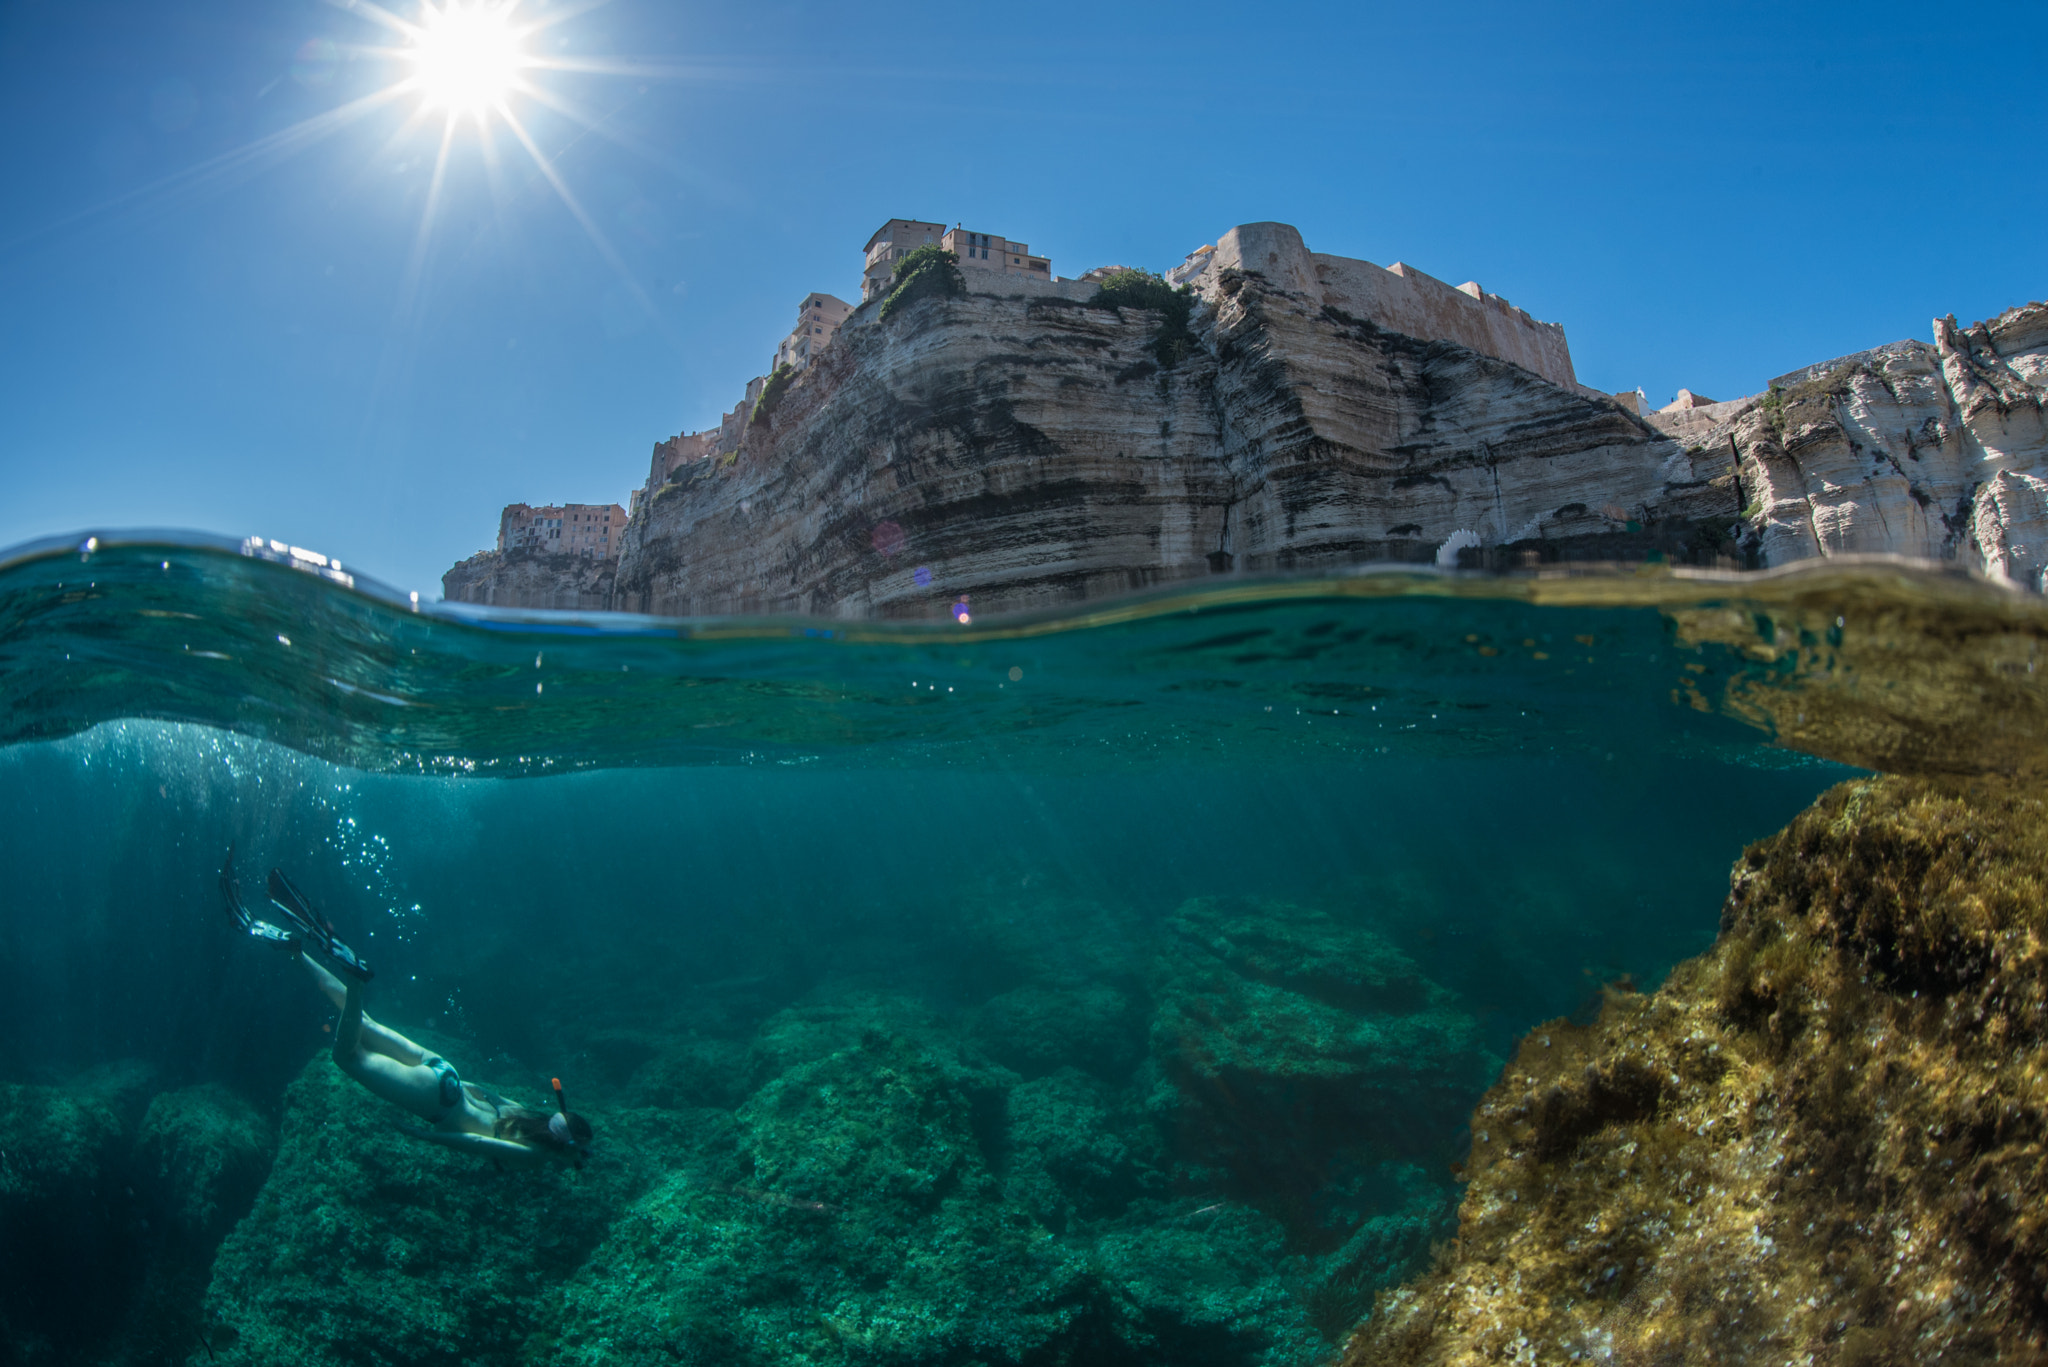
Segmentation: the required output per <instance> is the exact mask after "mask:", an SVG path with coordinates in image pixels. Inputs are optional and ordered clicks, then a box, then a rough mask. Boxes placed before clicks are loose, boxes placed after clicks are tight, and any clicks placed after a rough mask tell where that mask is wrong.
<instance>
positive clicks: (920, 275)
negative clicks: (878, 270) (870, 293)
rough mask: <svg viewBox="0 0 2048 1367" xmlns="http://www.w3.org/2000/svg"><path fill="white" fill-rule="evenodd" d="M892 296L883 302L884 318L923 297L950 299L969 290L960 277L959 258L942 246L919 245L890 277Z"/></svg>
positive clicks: (899, 263)
mask: <svg viewBox="0 0 2048 1367" xmlns="http://www.w3.org/2000/svg"><path fill="white" fill-rule="evenodd" d="M889 284H890V286H891V288H890V290H889V297H888V298H887V299H884V300H883V301H882V308H881V315H880V316H881V317H882V319H883V320H884V321H886V320H887V319H888V317H889V315H891V314H893V313H895V312H896V310H898V309H900V308H904V307H906V306H907V305H910V304H914V303H916V302H917V301H918V300H920V299H930V298H940V299H950V298H954V297H955V296H958V295H962V294H965V293H967V282H966V281H965V280H963V279H961V277H960V258H959V257H958V256H956V255H954V254H953V253H952V252H949V251H947V250H946V249H945V248H943V247H919V248H918V249H917V250H916V251H914V252H911V253H910V254H908V255H907V256H905V257H904V258H903V259H902V260H900V261H898V262H897V263H896V269H895V270H894V271H893V272H892V273H891V274H890V276H889Z"/></svg>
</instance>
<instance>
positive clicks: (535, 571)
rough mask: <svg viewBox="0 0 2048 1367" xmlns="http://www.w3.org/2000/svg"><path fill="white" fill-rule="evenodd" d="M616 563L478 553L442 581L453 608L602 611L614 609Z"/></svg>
mask: <svg viewBox="0 0 2048 1367" xmlns="http://www.w3.org/2000/svg"><path fill="white" fill-rule="evenodd" d="M617 569H618V565H617V562H616V561H612V560H592V559H589V558H588V557H585V556H580V555H543V554H540V553H538V552H535V551H524V550H519V551H479V552H477V553H476V554H475V555H472V556H471V557H470V558H469V559H467V560H465V561H463V562H462V563H460V564H458V565H456V566H455V567H454V568H453V569H451V570H449V571H448V572H447V573H446V574H444V575H442V576H441V595H442V597H444V598H446V599H447V600H448V601H449V602H451V603H479V604H482V605H484V606H486V607H517V608H560V609H565V610H569V611H590V610H593V609H596V610H602V609H605V608H609V607H611V606H612V597H613V594H612V579H613V576H614V574H615V573H616V571H617Z"/></svg>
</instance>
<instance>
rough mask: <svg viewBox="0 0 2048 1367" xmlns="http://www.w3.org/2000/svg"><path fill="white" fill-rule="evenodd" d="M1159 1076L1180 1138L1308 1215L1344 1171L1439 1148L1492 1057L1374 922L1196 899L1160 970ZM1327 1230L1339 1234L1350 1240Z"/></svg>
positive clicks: (1171, 934)
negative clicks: (1369, 925)
mask: <svg viewBox="0 0 2048 1367" xmlns="http://www.w3.org/2000/svg"><path fill="white" fill-rule="evenodd" d="M1153 981H1154V989H1153V990H1154V993H1155V996H1156V998H1157V1002H1158V1008H1157V1012H1156V1014H1155V1015H1154V1017H1153V1021H1152V1030H1151V1041H1152V1052H1153V1056H1154V1058H1155V1059H1156V1060H1157V1063H1158V1065H1159V1067H1160V1070H1161V1072H1162V1074H1163V1076H1164V1077H1165V1078H1166V1079H1167V1080H1169V1081H1170V1082H1171V1083H1172V1090H1170V1091H1167V1090H1159V1091H1155V1097H1154V1106H1155V1108H1156V1109H1157V1110H1159V1111H1160V1113H1161V1114H1162V1116H1167V1117H1170V1120H1169V1123H1170V1124H1171V1126H1172V1128H1173V1130H1174V1132H1175V1133H1174V1138H1175V1140H1176V1142H1177V1143H1178V1144H1179V1145H1180V1146H1182V1148H1183V1149H1184V1151H1185V1152H1187V1153H1188V1154H1189V1155H1190V1156H1191V1157H1192V1158H1194V1159H1196V1160H1197V1161H1203V1162H1207V1163H1211V1164H1214V1165H1216V1166H1218V1167H1220V1168H1221V1169H1223V1170H1224V1171H1226V1172H1228V1173H1229V1174H1231V1175H1232V1176H1233V1177H1234V1179H1235V1180H1236V1182H1237V1183H1238V1184H1239V1186H1240V1187H1241V1188H1242V1189H1244V1190H1246V1191H1248V1192H1253V1193H1256V1194H1257V1196H1258V1199H1261V1200H1263V1201H1266V1202H1268V1203H1272V1204H1275V1205H1277V1206H1283V1207H1284V1206H1288V1205H1294V1206H1297V1207H1301V1208H1300V1209H1298V1210H1296V1211H1294V1212H1293V1213H1291V1214H1290V1215H1289V1217H1288V1218H1289V1219H1290V1223H1292V1224H1294V1225H1295V1226H1296V1227H1297V1228H1298V1229H1300V1228H1303V1227H1304V1222H1313V1221H1317V1220H1322V1219H1325V1218H1326V1217H1327V1212H1322V1211H1318V1210H1314V1209H1311V1207H1313V1206H1315V1205H1316V1204H1318V1203H1319V1202H1320V1201H1321V1200H1322V1199H1323V1198H1324V1196H1325V1195H1326V1194H1327V1193H1328V1192H1329V1190H1330V1189H1331V1187H1332V1185H1333V1183H1337V1184H1341V1183H1342V1181H1343V1180H1344V1176H1345V1173H1346V1172H1347V1171H1350V1170H1354V1169H1356V1168H1358V1166H1359V1165H1360V1164H1363V1163H1370V1162H1373V1161H1377V1160H1379V1159H1383V1158H1386V1157H1390V1156H1399V1155H1423V1154H1433V1153H1434V1152H1436V1151H1437V1150H1438V1149H1439V1148H1440V1147H1441V1146H1442V1145H1443V1144H1444V1142H1445V1140H1446V1138H1447V1137H1448V1136H1450V1135H1452V1134H1455V1133H1456V1131H1457V1129H1458V1126H1459V1123H1460V1121H1461V1120H1462V1119H1463V1116H1464V1114H1465V1111H1466V1109H1467V1108H1468V1107H1469V1106H1470V1105H1471V1101H1472V1098H1473V1096H1474V1095H1475V1094H1477V1092H1478V1091H1479V1090H1480V1089H1481V1088H1482V1087H1483V1086H1484V1085H1485V1078H1486V1077H1487V1076H1488V1075H1489V1072H1490V1068H1491V1065H1490V1061H1489V1060H1488V1059H1487V1057H1486V1056H1485V1054H1484V1052H1483V1051H1482V1050H1481V1048H1480V1046H1479V1033H1478V1028H1477V1025H1476V1023H1475V1022H1474V1021H1473V1020H1472V1018H1471V1017H1470V1016H1469V1015H1467V1014H1466V1013H1465V1012H1464V1011H1463V1010H1461V1009H1460V1008H1459V1007H1458V1006H1457V1004H1456V1002H1455V1001H1454V1000H1453V998H1452V995H1451V994H1450V993H1449V992H1447V991H1446V990H1445V989H1443V988H1441V987H1439V986H1437V985H1436V984H1435V983H1433V982H1431V981H1429V980H1428V979H1427V978H1425V977H1423V976H1422V974H1421V973H1420V972H1419V971H1418V970H1417V969H1416V967H1415V965H1414V963H1413V962H1412V961H1410V960H1409V959H1408V958H1407V956H1406V955H1404V954H1402V953H1401V952H1400V951H1399V950H1398V949H1396V948H1395V947H1394V946H1393V945H1392V944H1390V943H1388V942H1387V941H1386V940H1385V939H1383V938H1382V937H1380V936H1379V935H1378V934H1376V933H1374V932H1373V931H1372V930H1370V929H1368V928H1366V927H1364V926H1360V925H1354V924H1348V923H1345V922H1342V921H1340V920H1338V919H1337V918H1335V917H1333V916H1331V915H1329V914H1327V913H1325V912H1323V911H1320V910H1316V909H1313V908H1307V907H1300V906H1295V905H1291V904H1288V903H1280V902H1258V903H1243V902H1226V901H1211V900H1207V899H1198V900H1195V901H1191V902H1189V903H1187V904H1186V905H1184V906H1183V907H1182V908H1181V909H1180V911H1179V912H1178V913H1177V914H1176V915H1175V916H1174V917H1173V919H1172V921H1171V923H1170V924H1169V926H1168V934H1167V938H1166V942H1165V945H1164V948H1163V949H1162V950H1161V952H1160V955H1159V958H1158V961H1157V963H1156V965H1155V968H1154V974H1153ZM1341 1237H1343V1236H1342V1234H1341V1233H1337V1232H1334V1231H1333V1232H1332V1233H1331V1234H1330V1238H1331V1239H1333V1240H1335V1239H1341Z"/></svg>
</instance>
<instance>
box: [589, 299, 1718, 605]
mask: <svg viewBox="0 0 2048 1367" xmlns="http://www.w3.org/2000/svg"><path fill="white" fill-rule="evenodd" d="M1297 283H1298V282H1297ZM1204 288H1205V290H1206V291H1207V292H1206V293H1205V295H1204V298H1203V302H1202V304H1201V305H1200V306H1199V307H1198V308H1197V310H1196V314H1195V320H1194V321H1195V328H1196V331H1197V334H1198V337H1199V340H1200V343H1201V345H1200V347H1199V348H1198V349H1197V350H1196V352H1195V354H1194V355H1192V356H1190V357H1188V358H1186V359H1184V360H1182V361H1181V362H1180V363H1179V364H1178V365H1176V366H1174V367H1173V368H1171V369H1162V367H1161V365H1160V363H1159V361H1158V359H1157V358H1155V357H1154V356H1153V355H1152V340H1153V337H1154V335H1155V334H1156V333H1157V331H1158V329H1159V327H1160V325H1161V320H1160V317H1159V315H1157V314H1156V313H1152V312H1150V311H1145V310H1135V309H1127V310H1124V311H1122V312H1119V311H1117V310H1114V309H1109V308H1096V307H1091V306H1088V305H1083V304H1077V303H1075V302H1073V301H1071V300H1064V299H1056V298H1046V297H1033V298H1026V297H1023V296H1018V297H998V296H994V295H987V294H975V295H968V296H965V297H961V298H951V299H930V300H926V301H923V302H921V303H919V304H916V305H914V306H913V307H911V308H909V309H906V310H903V311H901V312H899V313H898V314H896V315H895V316H893V317H892V318H890V319H889V321H888V322H886V323H882V322H879V321H876V320H875V319H874V318H873V317H872V312H873V311H872V309H867V310H863V311H862V313H860V314H856V315H855V318H854V319H853V320H851V322H850V323H849V325H848V326H847V327H846V328H845V329H844V330H843V331H842V333H841V334H840V338H839V341H838V343H837V344H835V345H834V346H833V347H832V348H831V349H830V350H829V351H827V352H826V353H825V354H824V355H823V356H822V357H821V358H820V360H819V361H818V362H816V363H814V364H813V366H812V367H811V368H810V369H809V370H807V371H806V372H804V374H803V375H802V377H801V378H800V379H799V380H798V381H797V382H796V383H795V384H793V385H792V386H791V387H790V388H789V390H788V391H787V393H786V394H784V395H783V396H782V397H781V399H780V403H779V406H778V407H777V408H776V409H775V411H774V412H773V414H772V415H771V416H769V417H768V418H767V420H766V421H765V422H764V423H762V424H759V425H757V426H755V427H753V428H751V429H750V430H749V432H748V434H747V437H746V438H745V440H744V441H743V443H742V445H741V448H740V450H739V451H738V452H737V453H736V455H735V456H733V457H730V458H728V459H727V460H722V461H721V460H707V461H700V462H697V463H694V464H692V465H689V466H685V467H682V468H681V469H680V470H679V471H678V472H677V475H676V476H675V477H674V478H673V479H672V481H671V482H670V483H669V484H667V485H665V486H663V487H662V488H661V489H659V490H658V491H657V492H656V493H655V495H654V496H653V498H652V499H651V500H650V502H649V504H648V506H647V507H646V508H645V509H644V511H643V512H642V513H641V514H640V515H639V516H636V517H635V518H634V520H633V522H632V523H631V524H630V525H629V527H628V530H627V533H626V537H625V541H624V548H623V552H622V556H621V563H620V566H619V573H618V582H617V589H616V592H615V594H614V596H613V600H612V603H613V606H615V607H619V608H625V609H632V610H640V611H652V612H663V613H715V612H740V611H746V612H755V611H795V612H806V613H816V614H822V615H841V616H883V617H914V616H934V615H941V614H943V613H945V612H946V611H947V609H948V607H949V606H950V605H951V604H953V603H954V602H957V601H959V600H961V599H962V598H965V599H967V600H968V601H969V602H970V604H971V606H972V608H973V610H975V611H977V612H985V611H990V610H1003V609H1022V608H1037V607H1052V606H1059V605H1063V604H1070V603H1074V602H1077V601H1082V600H1085V599H1090V598H1096V597H1102V596H1106V595H1111V594H1116V593H1121V592H1125V591H1129V590H1132V589H1137V588H1142V587H1145V586H1148V585H1152V584H1157V583H1163V582H1169V581H1174V580H1183V579H1190V578H1197V577H1205V576H1209V575H1212V574H1217V573H1221V572H1229V571H1267V570H1295V569H1314V568H1324V567H1332V566H1341V565H1348V564H1354V563H1358V562H1364V561H1384V560H1394V561H1432V560H1435V559H1436V558H1437V557H1438V555H1439V552H1440V551H1441V550H1442V548H1444V546H1445V545H1446V543H1447V542H1448V543H1451V545H1452V549H1451V552H1450V553H1451V554H1452V555H1453V556H1454V557H1455V555H1456V553H1457V549H1458V547H1460V546H1469V547H1478V548H1481V549H1482V550H1484V549H1485V548H1502V547H1508V548H1512V553H1513V555H1514V556H1516V557H1517V558H1534V559H1546V560H1547V559H1556V558H1561V557H1586V558H1636V559H1640V558H1642V557H1643V556H1645V555H1647V554H1649V553H1651V552H1653V551H1655V552H1660V553H1662V554H1665V555H1669V556H1679V557H1687V558H1712V557H1714V556H1716V555H1730V554H1733V553H1734V552H1735V550H1736V548H1735V546H1734V544H1733V542H1732V541H1731V540H1729V539H1728V533H1729V531H1730V530H1731V528H1732V527H1733V524H1734V522H1735V517H1736V514H1737V513H1738V512H1739V510H1740V502H1739V499H1738V497H1737V494H1736V490H1735V482H1734V479H1733V476H1732V471H1731V470H1730V469H1729V461H1728V459H1727V456H1726V454H1725V453H1723V452H1719V451H1715V452H1711V453H1705V452H1703V453H1702V454H1699V455H1695V456H1689V455H1687V453H1686V452H1685V450H1684V449H1683V448H1682V447H1681V446H1679V445H1678V444H1677V443H1676V442H1674V441H1672V440H1670V439H1669V438H1667V437H1665V436H1664V435H1663V434H1661V433H1658V432H1656V431H1655V430H1653V429H1651V428H1649V427H1648V426H1646V425H1644V424H1643V423H1641V422H1640V421H1638V420H1637V419H1636V418H1635V417H1633V416H1632V415H1630V414H1628V413H1625V412H1623V411H1622V410H1621V409H1620V408H1619V407H1618V406H1616V405H1615V404H1613V403H1611V402H1608V401H1606V400H1604V399H1599V398H1594V397H1590V396H1589V395H1588V394H1587V393H1586V392H1584V391H1579V390H1572V389H1566V388H1561V387H1559V386H1558V385H1555V384H1552V383H1550V382H1548V381H1546V380H1544V379H1541V378H1539V377H1538V376H1537V375H1535V374H1534V373H1532V372H1530V371H1528V370H1524V369H1522V368H1521V367H1519V366H1517V365H1514V364H1512V363H1510V362H1507V361H1502V360H1496V359H1494V358H1492V357H1488V356H1483V355H1480V354H1478V353H1477V352H1474V351H1470V350H1467V349H1465V348H1464V347H1461V346H1457V345H1454V344H1451V343H1445V342H1422V341H1417V340H1416V339H1414V338H1410V337H1406V336H1402V335H1400V334H1398V333H1393V332H1387V331H1384V330H1381V329H1379V328H1376V327H1374V326H1373V325H1372V324H1370V323H1367V322H1364V321H1361V320H1358V319H1354V318H1352V317H1349V316H1347V315H1346V314H1345V313H1344V312H1343V311H1342V310H1341V309H1339V308H1336V307H1333V306H1330V305H1329V304H1327V303H1326V302H1325V300H1324V298H1323V296H1322V295H1321V294H1312V293H1311V292H1309V291H1308V289H1307V287H1306V286H1303V287H1301V288H1297V289H1293V290H1290V289H1287V288H1283V287H1282V286H1281V284H1280V283H1276V282H1275V281H1274V280H1271V279H1268V278H1266V277H1265V276H1263V275H1261V274H1259V273H1257V272H1253V271H1247V270H1229V271H1218V272H1216V273H1214V277H1213V279H1209V280H1206V281H1205V285H1204ZM1454 538H1456V539H1455V540H1454ZM1466 553H1467V555H1468V557H1469V556H1470V555H1471V552H1470V551H1469V550H1468V551H1467V552H1466Z"/></svg>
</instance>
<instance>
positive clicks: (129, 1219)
mask: <svg viewBox="0 0 2048 1367" xmlns="http://www.w3.org/2000/svg"><path fill="white" fill-rule="evenodd" d="M119 1100H120V1099H119V1098H118V1097H116V1098H113V1099H110V1098H109V1097H108V1096H107V1095H106V1094H105V1093H104V1092H103V1091H101V1090H97V1089H91V1088H72V1087H39V1086H18V1085H14V1084H8V1083H0V1232H4V1234H5V1237H4V1238H0V1326H5V1327H6V1329H7V1331H8V1339H7V1343H8V1345H9V1346H8V1347H6V1348H4V1349H0V1355H4V1356H18V1357H19V1358H20V1360H21V1361H23V1362H40V1361H49V1362H58V1361H63V1360H64V1359H65V1356H66V1354H67V1353H68V1352H69V1351H70V1349H71V1347H73V1346H75V1343H76V1341H79V1340H83V1339H89V1338H91V1337H93V1336H94V1335H95V1334H97V1333H98V1332H99V1331H100V1329H101V1326H100V1325H99V1324H96V1323H95V1324H81V1323H77V1322H75V1320H74V1321H73V1322H69V1323H63V1322H59V1323H51V1322H49V1321H50V1319H51V1316H50V1315H49V1314H48V1311H49V1310H50V1308H51V1306H53V1305H59V1306H62V1305H69V1304H70V1303H71V1302H72V1300H73V1297H74V1290H73V1288H75V1287H76V1286H77V1285H78V1284H79V1282H80V1280H81V1279H86V1280H90V1279H98V1280H99V1281H101V1282H102V1283H103V1284H105V1285H107V1286H108V1287H109V1294H110V1295H112V1294H114V1291H113V1289H114V1288H116V1287H125V1286H126V1285H127V1284H128V1283H129V1282H130V1281H131V1279H132V1275H133V1267H132V1264H133V1263H134V1261H135V1255H134V1251H133V1248H132V1246H131V1241H130V1238H129V1235H130V1234H131V1233H132V1231H133V1223H134V1220H135V1210H134V1201H133V1200H132V1198H130V1197H129V1196H128V1188H127V1179H126V1169H125V1160H126V1158H127V1153H128V1144H129V1137H130V1135H131V1134H132V1133H133V1131H132V1128H131V1125H130V1122H129V1121H128V1120H127V1119H126V1118H125V1117H124V1116H123V1114H122V1108H121V1107H120V1105H119V1104H118V1103H119ZM57 1318H58V1319H60V1320H62V1319H64V1318H65V1317H63V1316H61V1315H60V1316H58V1317H57ZM46 1336H47V1337H46Z"/></svg>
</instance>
